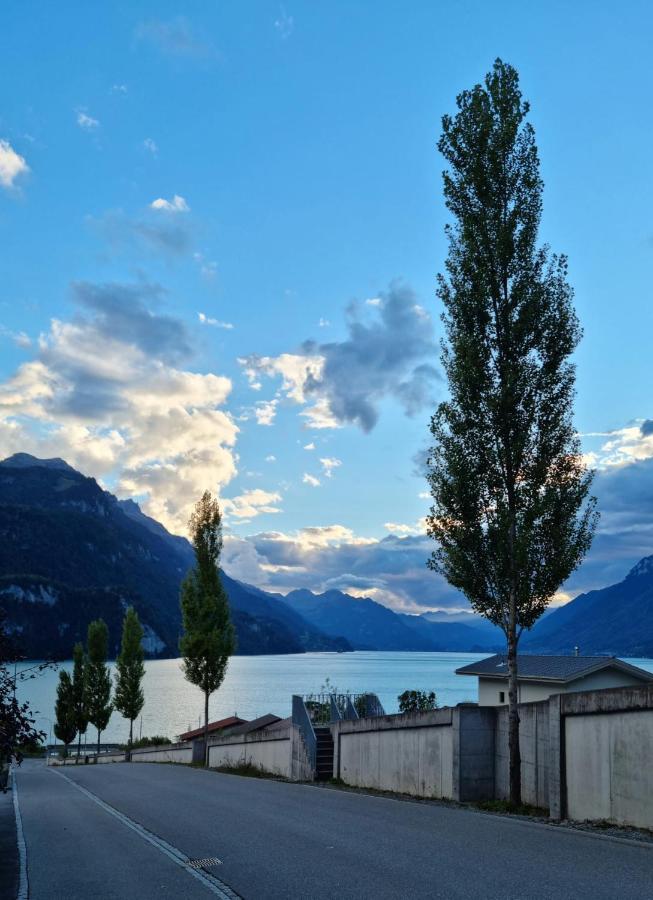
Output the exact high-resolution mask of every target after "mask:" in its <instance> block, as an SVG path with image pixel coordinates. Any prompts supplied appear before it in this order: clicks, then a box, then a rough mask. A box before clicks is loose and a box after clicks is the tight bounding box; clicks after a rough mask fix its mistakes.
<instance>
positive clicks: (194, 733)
mask: <svg viewBox="0 0 653 900" xmlns="http://www.w3.org/2000/svg"><path fill="white" fill-rule="evenodd" d="M246 721H247V720H246V719H240V718H239V717H238V716H228V717H227V718H226V719H220V720H219V721H217V722H209V734H215V732H216V731H222V730H223V729H224V728H229V729H231V728H233V727H234V726H237V725H244V724H246ZM203 735H204V726H202V727H201V728H193V729H192V730H191V731H185V732H184V733H183V734H180V735H179V740H180V741H192V740H193V739H194V738H198V737H202V736H203Z"/></svg>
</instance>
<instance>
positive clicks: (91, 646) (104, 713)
mask: <svg viewBox="0 0 653 900" xmlns="http://www.w3.org/2000/svg"><path fill="white" fill-rule="evenodd" d="M87 646H88V662H87V665H86V691H87V704H88V720H89V722H90V723H91V725H95V727H96V728H97V752H98V756H99V755H100V736H101V734H102V732H103V731H104V729H105V728H106V727H107V725H108V724H109V719H110V718H111V713H112V711H113V706H112V704H111V672H110V671H109V667H108V666H107V664H106V662H107V652H108V647H109V629H108V628H107V625H106V622H105V621H104V620H103V619H97V620H96V621H95V622H90V623H89V626H88V638H87Z"/></svg>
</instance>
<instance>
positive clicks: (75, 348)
mask: <svg viewBox="0 0 653 900" xmlns="http://www.w3.org/2000/svg"><path fill="white" fill-rule="evenodd" d="M151 296H153V290H152V288H151V287H150V286H147V285H145V286H144V285H138V286H135V287H132V286H124V285H104V286H97V285H81V286H77V288H76V293H75V298H76V299H77V301H78V303H79V305H80V308H81V312H80V313H78V315H77V316H76V318H75V319H74V320H73V321H70V322H61V321H57V320H53V321H52V323H51V326H50V330H49V332H48V333H46V334H44V335H42V336H41V338H40V340H39V345H38V348H37V356H36V357H35V358H34V359H33V360H31V361H29V362H27V363H25V364H23V365H22V366H20V367H19V368H18V369H17V371H16V372H15V373H14V375H13V376H12V377H10V378H9V379H7V380H6V381H4V382H3V383H0V455H9V454H10V453H13V452H16V451H17V450H23V451H26V452H31V453H34V454H36V455H37V456H61V457H63V458H64V459H66V460H67V461H68V462H70V463H71V465H73V466H75V467H77V468H79V469H80V470H81V471H82V472H84V473H86V474H89V475H93V476H95V477H97V478H101V477H104V476H106V477H110V478H111V479H115V484H116V492H117V493H118V495H119V496H134V495H136V496H137V497H139V498H140V499H141V500H142V502H143V506H144V509H145V511H146V512H147V513H148V514H149V515H152V516H154V518H156V519H158V520H159V521H161V522H162V523H163V524H164V525H166V527H168V528H170V529H172V530H173V531H176V532H183V531H185V528H186V524H187V521H188V518H189V514H190V512H191V511H192V507H193V503H194V502H195V500H196V499H197V497H199V496H200V495H201V494H202V492H203V491H204V490H205V489H206V488H209V489H211V490H214V491H219V490H220V489H221V488H222V487H224V486H225V485H226V484H228V483H229V481H230V480H231V479H232V478H233V477H234V476H235V474H236V457H235V452H234V447H235V444H236V439H237V435H238V427H237V425H236V424H235V422H234V421H233V418H232V417H231V416H230V415H229V413H228V412H226V411H225V410H223V409H221V408H220V407H221V406H223V404H224V403H225V402H226V400H227V398H228V396H229V393H230V391H231V382H230V381H229V379H228V378H225V377H223V376H220V375H216V374H213V373H207V374H200V373H197V372H191V371H187V370H184V369H182V368H180V367H179V365H178V362H177V361H180V360H181V359H182V357H183V356H184V355H188V354H189V353H190V349H189V348H188V346H187V337H186V334H185V331H184V326H183V324H182V323H180V322H178V321H177V320H175V319H171V318H167V317H165V316H161V315H155V314H154V313H151V312H150V311H149V310H148V309H147V307H146V306H145V303H146V302H147V300H148V298H150V297H151Z"/></svg>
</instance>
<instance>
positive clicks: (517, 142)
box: [428, 60, 596, 642]
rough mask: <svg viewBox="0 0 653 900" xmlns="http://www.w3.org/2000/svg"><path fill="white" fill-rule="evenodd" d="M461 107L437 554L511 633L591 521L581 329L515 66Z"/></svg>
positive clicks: (436, 452) (437, 457)
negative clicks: (545, 227) (544, 235)
mask: <svg viewBox="0 0 653 900" xmlns="http://www.w3.org/2000/svg"><path fill="white" fill-rule="evenodd" d="M457 105H458V113H457V115H456V116H455V117H453V118H452V117H450V116H445V117H444V118H443V120H442V127H443V132H442V136H441V138H440V143H439V149H440V151H441V153H442V154H443V155H444V157H445V159H446V161H447V163H448V164H449V167H450V168H449V170H448V171H446V172H445V173H444V194H445V198H446V204H447V207H448V209H449V210H450V211H451V212H452V213H453V215H454V216H455V220H456V221H455V223H454V224H453V225H451V226H448V227H447V234H448V237H449V255H448V258H447V263H446V269H447V275H446V276H440V277H439V281H438V296H439V297H440V299H441V301H442V303H443V304H444V314H443V317H442V318H443V322H444V326H445V329H446V337H447V340H446V343H445V345H444V347H443V354H442V363H443V366H444V369H445V372H446V374H447V378H448V382H449V389H450V397H449V399H447V400H445V401H443V402H442V403H440V405H439V406H438V409H437V411H436V413H435V415H434V416H433V419H432V421H431V432H432V435H433V438H434V446H433V448H432V450H431V455H430V460H429V474H428V480H429V484H430V488H431V493H432V496H433V506H432V509H431V515H430V516H429V518H428V531H429V534H430V536H431V537H432V538H434V539H435V541H436V542H437V548H436V549H435V551H434V552H433V556H432V558H431V560H430V565H431V567H432V568H434V569H436V570H437V571H439V572H440V573H442V574H443V575H444V576H445V577H446V578H447V580H448V581H449V583H450V584H452V585H453V586H454V587H456V588H458V589H459V590H461V591H462V592H463V593H464V594H465V596H466V597H467V598H468V599H469V601H470V603H471V605H472V607H473V608H474V610H475V611H476V612H478V613H480V614H481V615H484V616H485V617H486V618H488V619H489V620H490V621H491V622H493V623H494V624H496V625H498V626H500V627H501V628H503V630H504V631H505V633H506V634H507V635H508V636H509V637H510V635H512V636H513V640H515V642H516V639H518V636H519V633H520V630H521V629H522V628H524V627H525V628H530V627H531V626H532V625H533V624H534V622H535V621H536V620H537V618H538V617H539V616H540V615H541V614H542V612H543V611H544V609H545V608H546V606H547V604H548V603H549V602H550V600H551V598H552V596H553V595H554V593H555V592H556V590H557V589H558V587H559V586H560V584H561V583H562V582H563V581H564V580H565V579H566V578H567V577H568V576H569V575H570V573H571V572H572V571H573V570H574V569H575V568H576V567H577V566H578V565H579V563H580V561H581V560H582V558H583V556H584V554H585V553H586V551H587V549H588V547H589V545H590V542H591V539H592V535H593V532H594V528H595V525H596V514H595V501H594V499H593V498H589V495H588V492H589V488H590V483H591V479H592V473H589V472H587V471H586V469H585V468H584V465H583V462H582V457H581V451H580V444H579V440H578V437H577V435H576V432H575V429H574V426H573V422H572V405H573V398H574V380H575V369H574V365H573V363H572V362H571V361H570V357H571V354H572V353H573V351H574V349H575V347H576V346H577V344H578V342H579V340H580V337H581V330H580V327H579V324H578V320H577V318H576V315H575V312H574V309H573V305H572V289H571V288H570V286H569V284H568V283H567V261H566V259H565V257H564V256H555V255H553V256H550V255H549V253H548V249H547V248H546V247H540V248H538V247H537V243H536V242H537V233H538V227H539V223H540V216H541V210H542V187H543V185H542V180H541V178H540V173H539V160H538V154H537V148H536V145H535V136H534V132H533V128H532V126H531V125H530V124H529V123H528V122H526V120H525V117H526V115H527V113H528V109H529V107H528V104H527V103H525V102H524V101H523V100H522V97H521V93H520V91H519V82H518V75H517V72H516V71H515V69H513V68H512V67H511V66H509V65H506V64H504V63H502V62H501V61H500V60H497V62H496V63H495V65H494V68H493V70H492V71H491V72H490V73H489V74H488V76H487V78H486V80H485V85H484V86H482V85H476V87H474V88H473V89H472V90H471V91H464V92H463V93H462V94H461V95H460V96H459V97H458V98H457ZM516 630H517V631H516Z"/></svg>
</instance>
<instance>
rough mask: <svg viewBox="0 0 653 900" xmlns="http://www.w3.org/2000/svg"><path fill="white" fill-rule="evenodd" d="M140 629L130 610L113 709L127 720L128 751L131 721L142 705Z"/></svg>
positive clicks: (127, 617) (127, 615)
mask: <svg viewBox="0 0 653 900" xmlns="http://www.w3.org/2000/svg"><path fill="white" fill-rule="evenodd" d="M142 639H143V626H142V625H141V623H140V620H139V618H138V614H137V612H136V610H135V609H134V608H133V607H132V606H130V607H129V609H128V610H127V612H126V613H125V618H124V619H123V623H122V641H121V644H120V653H119V654H118V659H117V660H116V670H117V671H116V690H115V693H114V699H113V705H114V706H115V708H116V709H117V710H118V712H119V713H120V714H121V715H122V716H124V717H125V718H126V719H129V748H130V749H131V745H132V743H133V736H134V719H136V718H137V717H138V716H139V715H140V712H141V710H142V709H143V706H144V704H145V695H144V694H143V688H142V687H141V682H142V680H143V676H144V675H145V666H144V665H143V657H144V653H143V647H142V644H141V641H142Z"/></svg>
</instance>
